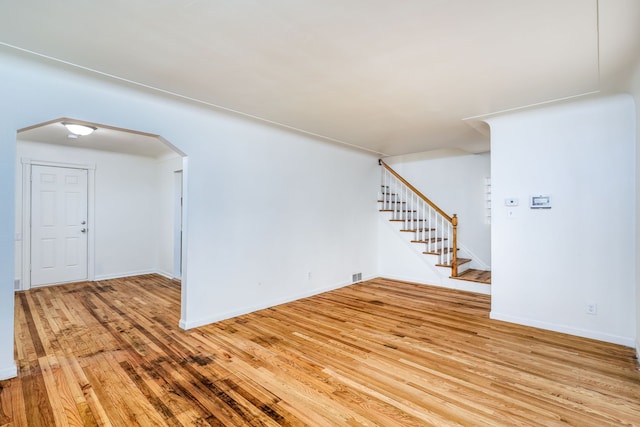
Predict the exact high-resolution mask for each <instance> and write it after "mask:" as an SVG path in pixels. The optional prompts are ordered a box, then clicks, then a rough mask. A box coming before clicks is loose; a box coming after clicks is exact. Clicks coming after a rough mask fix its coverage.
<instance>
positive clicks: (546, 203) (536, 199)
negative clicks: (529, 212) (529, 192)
mask: <svg viewBox="0 0 640 427" xmlns="http://www.w3.org/2000/svg"><path fill="white" fill-rule="evenodd" d="M529 206H531V209H551V196H549V195H548V194H541V195H539V196H531V204H530V205H529Z"/></svg>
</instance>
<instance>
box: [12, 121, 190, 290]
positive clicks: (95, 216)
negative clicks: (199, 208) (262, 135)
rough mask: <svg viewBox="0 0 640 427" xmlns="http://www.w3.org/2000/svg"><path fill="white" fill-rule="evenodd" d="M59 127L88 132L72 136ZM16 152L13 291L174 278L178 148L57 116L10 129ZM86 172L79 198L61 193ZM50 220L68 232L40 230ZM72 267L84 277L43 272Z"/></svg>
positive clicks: (180, 221)
mask: <svg viewBox="0 0 640 427" xmlns="http://www.w3.org/2000/svg"><path fill="white" fill-rule="evenodd" d="M63 122H65V123H68V122H73V123H77V124H82V125H88V126H90V127H92V128H95V131H94V132H93V133H92V134H91V135H86V136H78V135H75V136H74V135H72V134H70V133H69V130H68V129H67V128H66V127H65V126H64V125H63ZM70 135H71V136H70ZM16 153H17V159H16V161H17V168H16V170H17V171H18V174H21V175H22V176H21V177H19V179H16V227H15V229H16V238H15V255H16V257H15V258H16V268H15V271H16V275H15V276H16V278H15V287H16V289H17V290H27V289H30V288H31V287H33V286H46V285H54V284H59V283H69V282H73V281H82V280H91V281H92V280H103V279H111V278H118V277H127V276H135V275H140V274H148V273H157V274H161V275H163V276H166V277H169V278H172V279H181V280H183V278H184V276H185V275H184V265H185V261H186V260H185V257H184V255H183V252H184V251H183V247H184V245H183V239H184V237H183V233H182V232H180V233H179V234H177V233H176V229H177V228H179V230H183V229H184V218H185V216H184V215H183V211H184V209H185V204H184V203H183V200H186V198H185V197H184V194H183V193H184V190H183V185H182V182H183V180H184V175H185V174H186V167H185V165H186V154H185V153H184V152H182V151H180V150H179V149H177V148H176V147H175V146H173V145H172V144H171V143H170V142H168V141H167V140H165V139H164V138H162V137H161V136H159V135H153V134H149V133H145V132H140V131H135V130H131V129H122V128H116V127H113V126H107V125H102V124H97V123H90V122H85V121H80V120H74V119H69V118H59V119H55V120H51V121H49V122H45V123H40V124H36V125H33V126H29V127H27V128H23V129H20V130H18V133H17V141H16ZM43 171H44V172H43ZM67 172H68V173H67ZM85 174H86V187H85V188H86V194H85V195H84V198H83V196H82V195H79V192H78V191H76V190H77V186H76V187H73V188H74V189H73V190H69V189H68V188H67V189H65V188H66V187H65V185H66V186H67V187H69V186H70V185H71V184H69V183H70V182H72V181H74V180H76V179H77V180H80V181H82V179H83V177H84V176H85ZM78 176H79V178H78ZM178 176H179V177H180V183H179V191H180V205H179V206H176V204H175V203H176V200H175V197H176V192H177V191H178V190H177V187H176V186H177V185H178V183H177V177H178ZM34 178H36V182H35V184H34ZM49 181H55V182H49ZM65 183H66V184H65ZM46 185H48V186H49V187H47V186H46ZM69 188H70V187H69ZM54 190H55V191H54ZM56 191H59V193H60V194H59V195H58V196H56V195H55V194H56ZM42 202H45V203H44V206H43V205H42ZM74 206H75V208H74ZM78 206H80V208H79V207H78ZM34 208H37V209H41V211H40V212H36V211H34ZM72 208H74V209H75V211H74V210H73V209H72ZM82 208H84V209H85V210H86V212H84V211H83V209H82ZM78 212H80V213H78ZM34 219H38V226H39V227H40V228H39V229H38V230H37V231H35V230H34ZM54 220H55V221H54ZM52 221H53V222H57V223H58V226H59V228H60V229H61V230H62V231H63V232H64V233H67V234H64V233H62V234H60V233H58V234H55V233H52V234H46V233H47V232H49V231H51V230H50V227H49V226H50V225H51V223H52ZM76 223H77V224H76ZM72 243H73V245H72ZM83 250H84V251H86V253H85V255H86V261H85V257H84V256H83V254H82V253H81V252H82V251H83ZM65 251H66V252H65ZM176 254H179V257H178V258H176ZM43 257H44V258H43ZM176 259H177V261H176ZM34 262H37V263H39V267H41V268H40V270H39V273H38V274H39V276H38V277H37V280H34V277H36V275H34V272H33V267H34ZM79 263H80V264H83V263H84V266H81V267H84V268H86V273H80V274H79V275H75V276H65V275H64V274H62V275H61V274H59V272H58V275H55V274H52V275H51V276H50V277H51V278H50V279H49V278H48V276H47V275H48V274H49V273H54V270H55V269H54V268H52V267H53V266H54V265H55V266H57V268H58V270H62V271H64V270H65V269H66V268H67V267H68V266H70V265H76V267H77V264H79ZM67 277H68V279H67ZM185 285H186V284H185V283H184V280H183V283H182V286H183V288H184V286H185ZM183 294H184V289H183Z"/></svg>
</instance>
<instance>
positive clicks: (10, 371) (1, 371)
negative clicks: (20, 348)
mask: <svg viewBox="0 0 640 427" xmlns="http://www.w3.org/2000/svg"><path fill="white" fill-rule="evenodd" d="M17 376H18V367H17V366H16V363H15V362H13V363H12V364H11V366H6V367H4V368H0V381H1V380H8V379H9V378H15V377H17Z"/></svg>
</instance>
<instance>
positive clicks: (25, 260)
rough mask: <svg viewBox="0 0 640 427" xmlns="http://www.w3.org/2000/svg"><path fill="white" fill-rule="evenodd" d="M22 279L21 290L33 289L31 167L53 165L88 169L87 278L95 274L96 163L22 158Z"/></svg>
mask: <svg viewBox="0 0 640 427" xmlns="http://www.w3.org/2000/svg"><path fill="white" fill-rule="evenodd" d="M21 162H22V280H21V287H20V288H21V290H27V289H31V167H32V166H33V165H37V166H53V167H59V168H72V169H85V170H86V171H87V222H88V226H89V227H88V228H89V233H88V236H87V280H93V279H94V276H95V232H94V231H95V221H94V220H95V194H94V188H95V173H96V165H95V164H76V163H61V162H50V161H47V160H33V159H29V158H24V157H23V158H22V159H21Z"/></svg>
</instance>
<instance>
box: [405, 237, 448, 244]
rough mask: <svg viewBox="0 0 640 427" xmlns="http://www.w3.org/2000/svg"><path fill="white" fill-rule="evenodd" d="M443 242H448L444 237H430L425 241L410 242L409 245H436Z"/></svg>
mask: <svg viewBox="0 0 640 427" xmlns="http://www.w3.org/2000/svg"><path fill="white" fill-rule="evenodd" d="M443 240H449V239H447V238H446V237H432V238H430V239H426V240H412V241H411V243H436V242H442V241H443Z"/></svg>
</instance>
